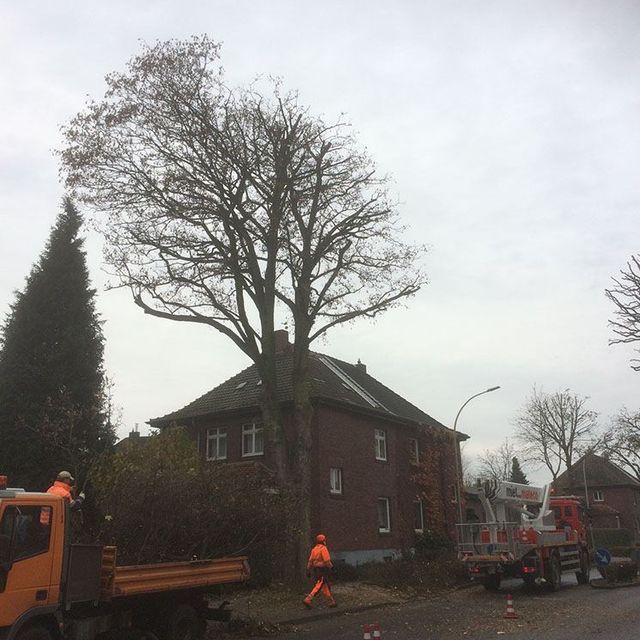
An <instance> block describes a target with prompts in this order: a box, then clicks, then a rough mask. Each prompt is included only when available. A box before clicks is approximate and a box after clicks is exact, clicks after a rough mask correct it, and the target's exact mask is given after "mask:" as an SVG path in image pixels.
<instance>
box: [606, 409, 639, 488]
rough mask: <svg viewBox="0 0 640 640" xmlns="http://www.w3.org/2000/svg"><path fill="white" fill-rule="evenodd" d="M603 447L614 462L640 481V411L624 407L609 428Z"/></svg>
mask: <svg viewBox="0 0 640 640" xmlns="http://www.w3.org/2000/svg"><path fill="white" fill-rule="evenodd" d="M602 448H603V451H604V452H605V453H606V454H607V455H608V456H609V459H610V460H611V461H612V462H615V463H616V464H617V465H619V466H621V467H622V468H624V469H626V470H627V471H628V472H629V473H630V474H632V475H633V476H634V477H635V478H637V479H638V480H639V481H640V411H636V412H635V413H634V412H631V411H629V410H628V409H622V410H621V411H620V412H619V413H618V415H617V416H615V418H614V419H613V422H612V424H611V426H610V427H609V429H607V432H606V433H605V435H604V438H603V446H602Z"/></svg>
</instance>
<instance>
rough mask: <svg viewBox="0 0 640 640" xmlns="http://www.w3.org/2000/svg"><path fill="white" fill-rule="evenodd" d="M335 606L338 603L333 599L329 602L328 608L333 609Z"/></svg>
mask: <svg viewBox="0 0 640 640" xmlns="http://www.w3.org/2000/svg"><path fill="white" fill-rule="evenodd" d="M337 606H338V603H337V602H336V601H335V600H332V601H331V602H330V603H329V608H330V609H335V608H336V607H337Z"/></svg>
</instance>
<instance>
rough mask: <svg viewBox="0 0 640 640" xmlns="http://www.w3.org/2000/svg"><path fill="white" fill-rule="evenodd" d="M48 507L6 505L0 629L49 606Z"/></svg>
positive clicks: (1, 532)
mask: <svg viewBox="0 0 640 640" xmlns="http://www.w3.org/2000/svg"><path fill="white" fill-rule="evenodd" d="M52 516H53V514H52V507H51V506H50V505H38V504H34V503H30V504H21V505H16V504H7V505H6V506H5V508H4V510H3V511H2V516H1V519H0V627H3V626H8V625H11V624H12V623H13V622H14V621H15V620H16V619H17V618H19V617H20V616H21V615H22V614H23V613H24V612H25V611H27V610H29V609H31V608H33V607H37V606H41V605H46V604H47V603H48V602H49V583H50V576H51V565H52V556H53V551H52V549H51V526H52V522H53V517H52Z"/></svg>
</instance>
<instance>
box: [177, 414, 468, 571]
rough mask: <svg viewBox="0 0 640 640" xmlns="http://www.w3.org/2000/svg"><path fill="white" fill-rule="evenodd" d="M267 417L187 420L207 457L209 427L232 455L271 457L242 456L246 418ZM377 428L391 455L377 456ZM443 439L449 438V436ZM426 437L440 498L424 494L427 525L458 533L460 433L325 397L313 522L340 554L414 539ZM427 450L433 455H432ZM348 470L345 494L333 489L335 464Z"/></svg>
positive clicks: (318, 417)
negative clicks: (382, 522) (414, 453)
mask: <svg viewBox="0 0 640 640" xmlns="http://www.w3.org/2000/svg"><path fill="white" fill-rule="evenodd" d="M254 420H256V421H258V422H259V421H260V417H259V415H256V414H255V413H246V414H243V415H229V416H226V417H225V416H212V417H209V418H205V417H203V418H199V419H197V420H194V421H193V422H192V423H191V424H190V425H187V427H188V429H189V431H190V433H191V435H192V437H193V438H194V441H196V442H198V444H199V450H200V453H201V455H202V457H203V458H204V457H205V452H206V439H207V430H208V429H209V428H216V427H218V428H222V429H225V431H226V433H227V459H226V462H240V461H243V460H255V461H263V462H264V463H265V464H267V465H268V464H269V462H270V455H269V451H268V449H267V447H266V443H265V455H262V456H252V457H246V456H243V455H242V425H243V424H247V423H250V422H252V421H254ZM284 429H285V433H286V432H288V431H289V429H290V416H288V415H286V414H285V416H284ZM375 429H381V430H383V431H384V432H385V434H386V448H387V460H386V461H380V460H376V449H375V437H374V432H375ZM443 438H444V439H443ZM411 439H416V440H418V442H419V451H420V455H421V458H422V461H423V463H424V461H425V460H428V464H427V466H428V467H429V477H430V478H431V480H430V484H431V487H430V489H431V493H433V494H435V495H436V496H437V500H436V501H435V502H434V501H433V500H431V502H429V501H427V500H425V501H424V527H425V529H430V528H441V526H442V525H443V524H444V527H445V528H446V530H447V532H448V533H449V535H450V536H451V537H453V536H454V535H455V533H454V531H455V527H454V523H455V519H456V513H457V506H456V504H455V503H453V502H452V500H451V498H452V491H451V487H452V486H453V484H454V477H455V463H454V461H453V451H454V449H453V440H452V439H451V437H450V436H448V435H447V434H445V435H444V436H442V435H441V436H437V435H436V434H435V432H434V431H433V430H428V429H421V430H418V428H417V427H412V426H408V425H403V424H396V423H394V422H389V421H386V420H384V419H380V418H376V417H372V416H369V415H363V414H359V413H355V412H352V411H349V410H347V409H344V408H339V407H334V406H329V405H324V404H319V405H317V406H316V411H315V412H314V424H313V447H314V451H313V455H312V460H313V462H312V464H313V487H312V501H313V505H312V528H313V530H314V531H322V532H324V533H326V534H327V535H328V536H329V538H330V547H331V549H332V550H333V551H334V552H337V553H338V554H339V553H340V552H354V551H360V550H378V551H379V553H378V555H377V558H378V559H381V558H382V557H384V556H385V555H392V552H394V551H398V550H402V549H408V548H411V547H412V546H413V545H414V542H415V531H414V511H415V505H414V501H415V500H416V498H417V496H418V494H419V493H420V489H419V488H418V487H417V486H416V484H415V482H414V481H413V476H414V474H415V473H416V472H417V471H418V468H417V467H416V465H414V464H412V463H411V450H410V441H411ZM427 454H428V455H427ZM332 467H335V468H339V469H341V470H342V494H341V495H332V494H331V492H330V481H329V474H330V468H332ZM383 497H384V498H388V499H389V503H390V516H391V518H390V519H391V531H390V532H389V533H381V532H380V531H379V527H378V511H377V509H378V498H383Z"/></svg>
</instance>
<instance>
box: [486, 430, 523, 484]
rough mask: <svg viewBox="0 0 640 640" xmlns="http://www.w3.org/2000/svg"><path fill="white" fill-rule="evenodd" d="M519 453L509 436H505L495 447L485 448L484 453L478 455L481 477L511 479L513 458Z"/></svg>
mask: <svg viewBox="0 0 640 640" xmlns="http://www.w3.org/2000/svg"><path fill="white" fill-rule="evenodd" d="M518 453H519V452H518V449H517V448H516V446H515V445H514V444H513V442H510V441H509V438H505V439H504V441H503V442H502V443H501V444H500V446H499V447H497V448H495V449H485V450H484V453H482V454H481V455H480V456H479V457H478V461H479V463H480V466H479V469H478V471H479V473H480V477H482V478H491V479H493V480H510V479H511V471H512V469H513V459H514V458H516V457H517V456H518Z"/></svg>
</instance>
